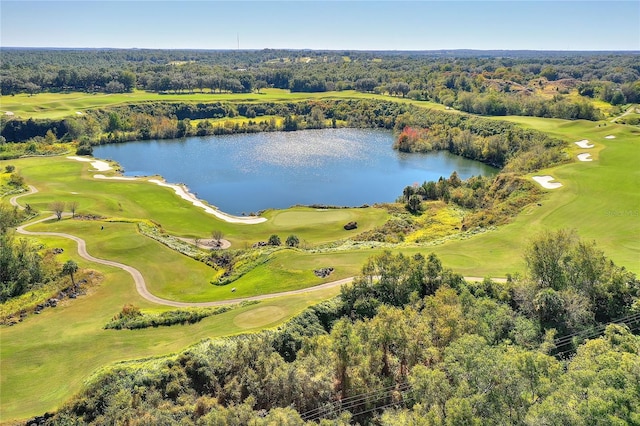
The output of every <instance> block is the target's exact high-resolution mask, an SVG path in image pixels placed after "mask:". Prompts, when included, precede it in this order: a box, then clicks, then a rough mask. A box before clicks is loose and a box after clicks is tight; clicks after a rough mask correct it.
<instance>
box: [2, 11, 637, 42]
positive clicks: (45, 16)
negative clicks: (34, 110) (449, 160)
mask: <svg viewBox="0 0 640 426" xmlns="http://www.w3.org/2000/svg"><path fill="white" fill-rule="evenodd" d="M0 15H1V18H0V24H1V30H0V37H1V40H0V45H1V46H23V47H116V48H132V47H137V48H170V49H175V48H190V49H235V48H236V47H237V35H239V39H240V48H241V49H263V48H291V49H305V48H308V49H332V50H341V49H354V50H355V49H357V50H432V49H532V50H640V1H638V0H633V1H575V0H574V1H545V0H538V1H519V0H511V1H446V2H445V1H340V0H333V1H331V0H325V1H264V0H263V1H241V0H240V1H238V0H236V1H233V2H231V1H149V0H146V1H144V0H143V1H117V0H112V1H92V0H89V1H87V0H85V1H53V0H50V1H29V0H26V1H25V0H21V1H5V0H0Z"/></svg>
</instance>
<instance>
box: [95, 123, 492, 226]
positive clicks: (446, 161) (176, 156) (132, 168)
mask: <svg viewBox="0 0 640 426" xmlns="http://www.w3.org/2000/svg"><path fill="white" fill-rule="evenodd" d="M393 141H394V138H393V135H392V133H391V132H389V131H382V130H363V129H322V130H303V131H297V132H270V133H254V134H238V135H229V136H205V137H190V138H184V139H172V140H151V141H138V142H126V143H120V144H110V145H101V146H97V147H94V150H93V155H94V156H95V157H96V158H102V159H110V160H115V161H117V162H118V163H119V164H120V165H121V166H122V167H123V168H124V170H125V172H124V174H125V175H126V176H147V175H161V176H162V177H163V178H164V179H166V181H167V182H169V183H183V184H186V185H187V186H188V187H189V189H190V190H191V192H193V193H194V194H196V195H197V196H198V198H200V199H203V200H206V201H207V202H209V203H210V204H211V205H214V206H216V207H218V208H219V209H221V210H222V211H225V212H227V213H231V214H236V215H239V214H242V213H246V214H248V213H250V212H258V211H261V210H265V209H269V208H278V209H280V208H286V207H290V206H292V205H298V204H301V205H311V204H322V205H334V206H360V205H363V204H374V203H381V202H392V201H395V200H396V199H397V198H398V197H399V196H400V195H402V190H403V189H404V187H405V186H407V185H412V184H414V183H419V184H422V182H424V181H428V180H437V179H438V178H439V177H440V176H444V177H449V176H450V175H451V173H452V172H453V171H454V170H455V171H457V172H458V175H460V177H461V178H462V179H466V178H468V177H470V176H472V175H485V176H487V175H494V174H496V173H497V170H496V169H495V168H493V167H490V166H487V165H485V164H482V163H480V162H477V161H472V160H468V159H465V158H462V157H458V156H455V155H452V154H450V153H448V152H435V153H429V154H406V153H401V152H398V151H395V150H393V148H392V145H393Z"/></svg>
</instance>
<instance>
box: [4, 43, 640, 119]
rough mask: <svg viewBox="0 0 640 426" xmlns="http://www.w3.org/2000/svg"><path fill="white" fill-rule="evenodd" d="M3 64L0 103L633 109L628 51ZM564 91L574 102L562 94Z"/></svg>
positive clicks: (558, 113)
mask: <svg viewBox="0 0 640 426" xmlns="http://www.w3.org/2000/svg"><path fill="white" fill-rule="evenodd" d="M2 60H3V66H2V68H1V69H0V92H1V93H2V95H11V94H16V93H31V94H34V93H38V92H41V91H85V92H110V93H119V92H128V91H132V90H134V89H140V90H147V91H153V92H160V93H193V92H210V93H222V92H232V93H249V92H252V91H260V90H262V89H263V88H266V87H272V88H279V89H287V90H291V91H292V92H325V91H333V90H338V91H341V90H359V91H362V92H375V93H383V94H390V95H396V96H402V97H409V98H412V99H416V100H431V101H435V102H439V103H442V104H444V105H447V106H452V107H455V108H458V109H461V110H463V111H467V112H473V113H477V114H483V115H506V114H517V115H534V116H540V117H557V118H566V119H577V118H581V119H588V120H595V119H597V118H599V112H598V111H597V110H595V109H593V108H592V107H591V105H590V104H589V99H590V98H599V99H602V100H604V101H605V102H609V103H611V104H613V105H619V104H624V103H632V102H640V65H638V55H637V53H635V52H630V53H597V52H596V53H586V52H583V53H566V54H564V55H559V54H558V53H557V52H528V53H527V54H524V53H523V52H493V53H492V52H475V54H474V52H469V51H460V52H458V53H456V52H445V53H443V52H352V51H345V52H338V51H287V50H262V51H195V50H192V51H184V50H183V51H180V50H110V49H96V50H42V49H41V50H36V49H6V50H3V52H2ZM549 90H551V93H549ZM544 91H546V92H544ZM571 91H573V92H576V91H577V92H578V93H579V95H580V96H578V97H577V98H575V97H569V96H565V95H567V94H569V92H571ZM542 92H544V93H542ZM551 98H553V99H552V102H551V103H548V101H549V100H551Z"/></svg>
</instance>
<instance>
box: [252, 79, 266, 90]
mask: <svg viewBox="0 0 640 426" xmlns="http://www.w3.org/2000/svg"><path fill="white" fill-rule="evenodd" d="M266 87H269V85H268V84H267V82H266V81H264V80H256V82H255V83H254V84H253V88H254V89H256V92H257V93H260V90H262V89H264V88H266Z"/></svg>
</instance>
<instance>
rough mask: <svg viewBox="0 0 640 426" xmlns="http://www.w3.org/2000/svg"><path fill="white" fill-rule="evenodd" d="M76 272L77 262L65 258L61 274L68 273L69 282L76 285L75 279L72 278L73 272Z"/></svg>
mask: <svg viewBox="0 0 640 426" xmlns="http://www.w3.org/2000/svg"><path fill="white" fill-rule="evenodd" d="M76 272H78V264H77V263H76V262H74V261H73V260H67V261H66V262H65V263H64V265H62V274H63V275H69V276H70V277H71V284H73V285H74V286H75V285H76V282H75V280H74V279H73V274H75V273H76Z"/></svg>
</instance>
